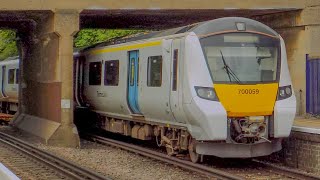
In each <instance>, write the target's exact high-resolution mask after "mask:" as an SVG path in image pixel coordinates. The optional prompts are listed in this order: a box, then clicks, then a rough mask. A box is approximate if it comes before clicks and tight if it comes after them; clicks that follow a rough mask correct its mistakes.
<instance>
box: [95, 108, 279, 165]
mask: <svg viewBox="0 0 320 180" xmlns="http://www.w3.org/2000/svg"><path fill="white" fill-rule="evenodd" d="M95 116H96V118H95V119H97V121H96V123H95V126H96V127H98V128H99V129H103V130H106V131H109V132H112V133H118V134H122V135H125V136H130V137H132V138H136V139H140V140H154V141H156V143H157V145H158V146H159V147H165V149H166V152H167V154H168V155H170V156H174V155H177V154H181V153H184V154H186V153H189V156H190V160H191V161H192V162H200V161H202V159H203V155H214V156H218V157H225V158H230V157H234V158H250V157H256V156H264V155H269V154H271V153H273V152H276V151H279V150H281V139H272V138H271V139H267V138H268V134H269V132H268V129H270V128H268V122H267V120H268V118H266V119H267V120H262V119H259V120H258V121H251V120H246V121H245V119H244V118H242V119H229V123H228V124H229V125H228V126H229V131H228V133H229V134H228V139H227V140H224V141H197V140H195V139H194V138H193V137H192V136H191V135H190V133H189V132H188V130H187V128H186V127H181V126H171V125H166V124H161V123H154V122H146V121H145V120H144V119H143V117H139V116H138V117H133V118H132V119H131V118H123V117H117V116H113V115H111V116H109V115H105V114H100V113H97V114H95ZM234 121H236V122H234ZM250 127H251V128H250Z"/></svg>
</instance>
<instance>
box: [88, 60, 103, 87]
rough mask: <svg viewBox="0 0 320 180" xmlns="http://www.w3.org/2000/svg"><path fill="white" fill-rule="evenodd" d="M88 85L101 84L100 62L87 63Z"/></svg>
mask: <svg viewBox="0 0 320 180" xmlns="http://www.w3.org/2000/svg"><path fill="white" fill-rule="evenodd" d="M89 85H101V62H92V63H90V64H89Z"/></svg>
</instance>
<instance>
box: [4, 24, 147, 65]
mask: <svg viewBox="0 0 320 180" xmlns="http://www.w3.org/2000/svg"><path fill="white" fill-rule="evenodd" d="M139 32H142V31H141V30H124V29H122V30H110V29H83V30H81V31H79V33H78V34H77V36H76V37H75V39H74V47H76V48H82V47H86V46H90V45H93V44H96V43H99V42H103V41H107V40H110V39H113V38H118V37H124V36H128V35H132V34H136V33H139ZM17 55H18V50H17V44H16V32H15V31H13V30H5V29H2V30H0V61H1V60H4V59H6V58H8V57H11V56H17Z"/></svg>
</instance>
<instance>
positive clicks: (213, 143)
mask: <svg viewBox="0 0 320 180" xmlns="http://www.w3.org/2000/svg"><path fill="white" fill-rule="evenodd" d="M79 56H80V57H82V58H79V60H78V61H76V62H77V63H76V67H77V68H76V70H77V71H76V72H77V73H76V76H77V82H78V83H77V86H76V89H77V91H76V99H77V102H78V104H79V106H82V107H83V106H87V107H89V109H90V110H92V111H93V112H96V113H97V114H99V115H100V116H101V119H100V121H101V122H100V127H101V128H103V129H106V130H108V131H111V132H116V133H121V134H124V135H127V136H132V137H134V138H138V139H143V140H149V139H156V140H158V143H159V145H161V146H165V147H166V148H167V152H168V154H170V155H172V154H177V153H179V152H181V151H184V150H189V153H190V157H191V160H192V161H194V162H197V161H198V160H199V158H200V157H201V155H214V156H219V157H239V158H240V157H241V158H244V157H256V156H263V155H269V154H271V153H272V152H275V151H278V150H280V149H281V139H282V138H284V137H288V136H289V134H290V130H291V126H292V123H293V119H294V116H295V111H296V100H295V96H294V92H293V91H292V84H291V79H290V75H289V71H288V65H287V58H286V50H285V45H284V41H283V39H282V38H281V37H280V35H279V34H278V33H276V32H275V31H274V30H272V29H270V28H269V27H267V26H266V25H264V24H262V23H259V22H257V21H254V20H250V19H246V18H237V17H229V18H221V19H216V20H212V21H207V22H202V23H199V24H194V25H190V26H185V27H180V28H175V29H170V30H167V31H162V32H155V33H150V34H146V35H141V36H138V37H134V38H127V39H122V40H119V41H118V42H107V43H102V44H99V45H96V46H93V47H90V48H87V49H85V50H83V51H82V52H81V53H80V54H79ZM88 121H89V120H88Z"/></svg>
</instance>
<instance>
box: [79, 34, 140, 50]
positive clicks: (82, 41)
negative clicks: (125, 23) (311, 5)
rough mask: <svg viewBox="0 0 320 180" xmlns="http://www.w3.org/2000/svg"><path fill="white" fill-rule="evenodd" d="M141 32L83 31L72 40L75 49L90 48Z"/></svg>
mask: <svg viewBox="0 0 320 180" xmlns="http://www.w3.org/2000/svg"><path fill="white" fill-rule="evenodd" d="M139 32H143V31H141V30H125V29H120V30H114V29H83V30H81V31H79V33H78V34H77V37H76V38H75V40H74V46H75V47H76V48H81V47H86V46H90V45H93V44H96V43H100V42H103V41H108V40H110V39H113V38H118V37H124V36H129V35H132V34H136V33H139Z"/></svg>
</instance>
